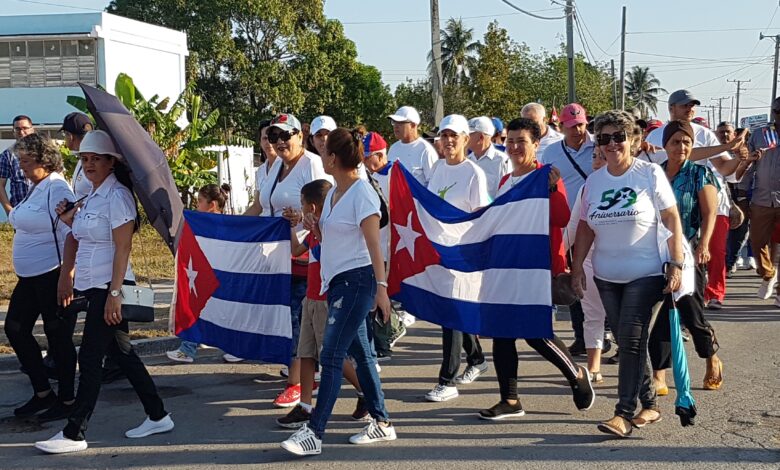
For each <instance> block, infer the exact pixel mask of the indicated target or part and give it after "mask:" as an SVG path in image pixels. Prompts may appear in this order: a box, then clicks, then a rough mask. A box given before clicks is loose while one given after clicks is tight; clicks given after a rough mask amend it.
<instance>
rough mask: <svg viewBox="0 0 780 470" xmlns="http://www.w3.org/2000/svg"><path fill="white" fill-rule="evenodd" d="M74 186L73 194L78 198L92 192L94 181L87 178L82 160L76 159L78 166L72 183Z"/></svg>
mask: <svg viewBox="0 0 780 470" xmlns="http://www.w3.org/2000/svg"><path fill="white" fill-rule="evenodd" d="M70 185H71V187H72V188H73V194H74V195H75V196H76V199H81V198H83V197H84V196H86V195H88V194H89V193H90V192H92V181H90V180H88V179H87V175H85V174H84V170H83V169H82V168H81V160H78V161H76V168H75V169H74V170H73V179H72V181H71V183H70Z"/></svg>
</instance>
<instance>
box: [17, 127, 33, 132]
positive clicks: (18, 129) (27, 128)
mask: <svg viewBox="0 0 780 470" xmlns="http://www.w3.org/2000/svg"><path fill="white" fill-rule="evenodd" d="M30 129H32V127H31V126H27V127H14V132H24V131H29V130H30Z"/></svg>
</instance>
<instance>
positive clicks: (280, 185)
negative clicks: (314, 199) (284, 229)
mask: <svg viewBox="0 0 780 470" xmlns="http://www.w3.org/2000/svg"><path fill="white" fill-rule="evenodd" d="M281 165H282V159H281V158H278V157H277V160H276V161H275V162H274V164H273V165H272V166H271V170H270V171H269V172H268V176H267V177H266V179H265V180H264V181H263V182H262V187H261V188H260V206H261V207H262V208H263V212H262V214H261V215H263V216H268V217H272V216H281V215H282V212H283V211H284V208H285V207H292V208H293V209H297V210H300V209H301V188H302V187H303V186H304V185H305V184H307V183H311V182H312V181H314V180H319V179H325V180H328V181H331V182H332V181H333V178H331V177H330V176H329V175H328V174H326V173H325V170H324V169H323V168H322V160H321V159H320V157H319V156H317V155H315V154H313V153H311V152H309V151H304V153H303V155H301V157H300V159H299V160H298V161H297V162H296V163H295V166H294V167H293V169H292V170H290V173H288V174H287V176H286V177H285V178H284V179H283V180H282V181H277V180H278V175H279V170H280V169H281ZM274 182H276V184H274ZM272 209H273V210H272Z"/></svg>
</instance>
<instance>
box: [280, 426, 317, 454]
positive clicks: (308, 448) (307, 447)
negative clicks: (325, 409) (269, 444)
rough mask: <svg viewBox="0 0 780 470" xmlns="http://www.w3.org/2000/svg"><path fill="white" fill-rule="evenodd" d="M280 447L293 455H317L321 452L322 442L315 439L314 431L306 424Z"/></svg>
mask: <svg viewBox="0 0 780 470" xmlns="http://www.w3.org/2000/svg"><path fill="white" fill-rule="evenodd" d="M280 445H281V446H282V449H284V450H286V451H287V452H290V453H291V454H295V455H319V454H320V453H321V452H322V441H321V440H320V439H317V436H316V435H314V431H312V430H311V429H309V426H308V425H306V424H304V425H303V426H301V428H300V429H298V430H297V431H295V433H293V435H292V436H290V437H289V438H287V440H286V441H284V442H282V443H281V444H280Z"/></svg>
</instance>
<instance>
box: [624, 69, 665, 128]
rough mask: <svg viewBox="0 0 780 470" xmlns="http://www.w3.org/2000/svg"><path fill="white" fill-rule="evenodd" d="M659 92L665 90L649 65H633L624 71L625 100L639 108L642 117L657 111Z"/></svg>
mask: <svg viewBox="0 0 780 470" xmlns="http://www.w3.org/2000/svg"><path fill="white" fill-rule="evenodd" d="M661 93H666V90H665V89H664V88H662V87H661V81H660V80H658V79H657V78H656V77H655V75H653V74H652V73H651V72H650V68H649V67H640V66H638V65H635V66H634V67H632V68H631V70H629V71H628V72H626V98H627V101H628V102H629V104H630V105H631V106H634V107H636V108H637V109H638V110H639V113H640V114H641V115H642V117H643V118H645V119H647V118H648V117H649V116H650V114H651V113H652V114H655V113H657V112H658V95H660V94H661Z"/></svg>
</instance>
